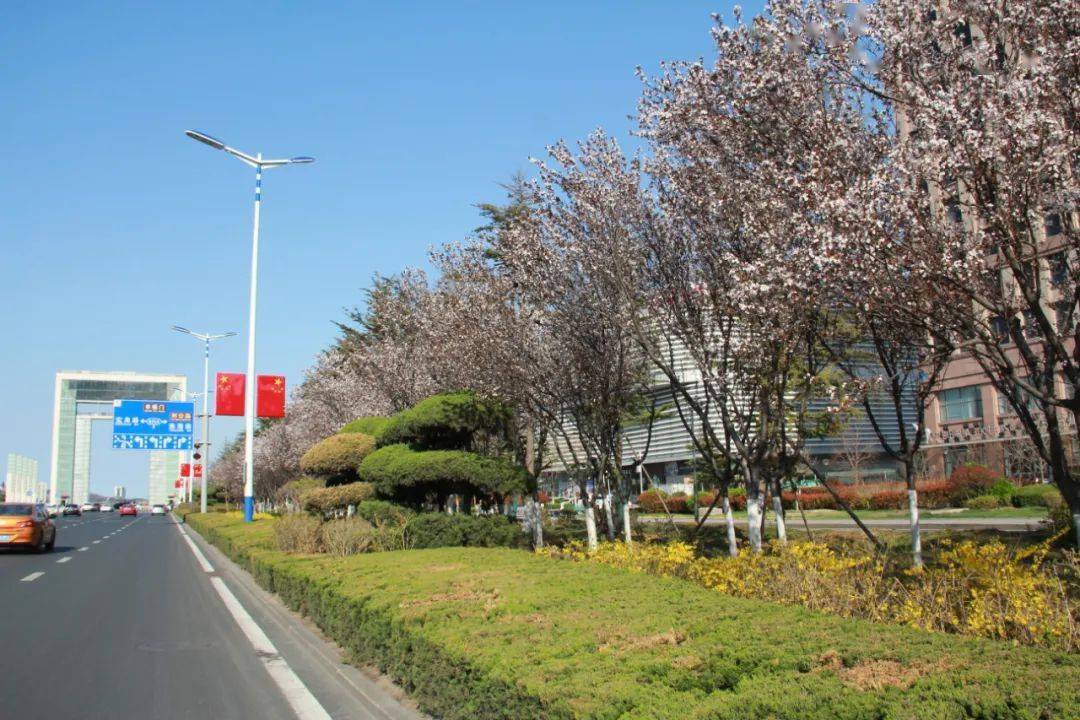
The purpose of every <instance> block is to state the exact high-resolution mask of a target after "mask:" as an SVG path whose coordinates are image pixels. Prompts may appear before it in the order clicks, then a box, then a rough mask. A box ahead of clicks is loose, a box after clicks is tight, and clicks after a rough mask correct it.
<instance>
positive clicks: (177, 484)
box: [173, 480, 184, 488]
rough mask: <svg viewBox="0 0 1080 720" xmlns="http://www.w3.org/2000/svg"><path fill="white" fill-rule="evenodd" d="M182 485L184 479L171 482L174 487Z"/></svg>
mask: <svg viewBox="0 0 1080 720" xmlns="http://www.w3.org/2000/svg"><path fill="white" fill-rule="evenodd" d="M183 486H184V481H183V480H177V481H176V482H175V483H173V487H174V488H181V487H183Z"/></svg>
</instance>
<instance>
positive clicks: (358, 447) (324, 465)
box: [300, 432, 375, 485]
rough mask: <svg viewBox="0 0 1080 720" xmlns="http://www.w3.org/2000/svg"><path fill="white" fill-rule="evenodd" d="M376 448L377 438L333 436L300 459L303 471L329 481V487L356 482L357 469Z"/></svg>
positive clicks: (360, 434) (350, 435)
mask: <svg viewBox="0 0 1080 720" xmlns="http://www.w3.org/2000/svg"><path fill="white" fill-rule="evenodd" d="M374 449H375V438H373V437H371V436H370V435H365V434H364V433H359V432H354V433H346V434H344V435H331V436H330V437H328V438H326V439H325V440H323V441H321V442H318V443H315V445H314V446H312V448H311V449H310V450H308V451H307V452H306V453H304V455H303V457H301V458H300V469H301V470H302V471H303V472H304V473H306V474H308V475H317V476H319V477H323V478H326V479H327V484H328V485H334V484H343V483H349V482H355V481H356V469H357V468H358V467H359V466H360V463H361V462H362V461H363V459H364V458H365V457H367V456H368V455H370V454H371V451H372V450H374Z"/></svg>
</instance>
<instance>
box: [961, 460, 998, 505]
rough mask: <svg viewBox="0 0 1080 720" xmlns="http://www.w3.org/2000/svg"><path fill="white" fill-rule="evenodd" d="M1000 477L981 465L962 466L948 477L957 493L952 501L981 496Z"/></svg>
mask: <svg viewBox="0 0 1080 720" xmlns="http://www.w3.org/2000/svg"><path fill="white" fill-rule="evenodd" d="M1000 479H1001V476H1000V475H998V474H997V473H996V472H994V471H993V470H991V469H990V468H987V467H983V466H982V465H963V466H961V467H958V468H956V469H955V470H953V471H952V475H950V476H949V482H951V483H952V484H953V485H954V486H955V487H956V491H957V493H958V497H956V498H954V500H958V501H963V500H966V499H967V498H969V497H973V496H975V495H982V494H984V493H986V491H988V490H989V489H990V488H991V487H993V486H994V483H996V482H997V481H998V480H1000Z"/></svg>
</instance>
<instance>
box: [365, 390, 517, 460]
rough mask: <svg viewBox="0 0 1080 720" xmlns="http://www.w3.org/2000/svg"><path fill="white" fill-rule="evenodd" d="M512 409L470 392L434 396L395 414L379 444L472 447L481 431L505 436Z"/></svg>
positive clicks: (384, 430) (452, 447)
mask: <svg viewBox="0 0 1080 720" xmlns="http://www.w3.org/2000/svg"><path fill="white" fill-rule="evenodd" d="M511 419H512V414H511V412H510V409H509V408H508V407H507V406H506V405H503V404H502V403H499V402H497V401H494V400H485V399H481V398H478V397H476V396H475V395H474V394H473V393H470V392H456V393H443V394H441V395H432V396H431V397H429V398H425V399H423V400H421V401H420V402H418V403H417V404H416V405H413V406H412V407H411V408H409V409H408V410H402V411H401V412H399V413H397V414H396V415H394V416H393V417H392V418H391V419H390V421H389V423H388V424H387V425H386V427H384V428H383V429H382V432H381V433H380V435H379V445H380V446H383V445H394V444H398V443H413V444H417V445H422V446H424V447H427V448H433V449H435V448H443V449H454V448H464V447H469V445H470V443H471V441H472V438H473V436H474V435H476V434H477V433H485V434H488V435H496V436H503V435H505V434H506V433H507V431H508V428H509V426H510V422H511Z"/></svg>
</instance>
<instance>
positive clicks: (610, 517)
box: [604, 490, 615, 542]
mask: <svg viewBox="0 0 1080 720" xmlns="http://www.w3.org/2000/svg"><path fill="white" fill-rule="evenodd" d="M612 497H613V496H612V494H611V491H610V490H609V491H608V492H607V493H606V494H605V495H604V519H605V520H607V539H608V540H609V541H612V542H614V540H615V516H614V514H613V513H612V512H611V499H612Z"/></svg>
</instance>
